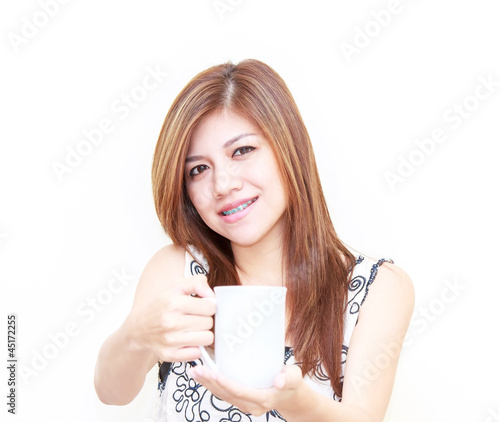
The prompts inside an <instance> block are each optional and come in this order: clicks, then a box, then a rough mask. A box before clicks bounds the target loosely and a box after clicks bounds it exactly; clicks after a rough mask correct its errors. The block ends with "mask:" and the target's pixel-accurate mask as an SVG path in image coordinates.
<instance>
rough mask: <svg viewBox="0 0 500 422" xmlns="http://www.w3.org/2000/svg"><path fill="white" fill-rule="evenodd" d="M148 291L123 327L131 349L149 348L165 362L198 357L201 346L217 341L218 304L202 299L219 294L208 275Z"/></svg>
mask: <svg viewBox="0 0 500 422" xmlns="http://www.w3.org/2000/svg"><path fill="white" fill-rule="evenodd" d="M148 293H149V294H148V295H147V296H148V297H147V298H146V297H144V296H143V297H142V300H140V301H139V302H135V303H134V305H133V307H132V310H131V311H130V314H129V315H128V317H127V319H126V320H125V322H124V324H123V326H122V329H123V330H124V334H125V336H126V338H127V343H128V345H129V346H130V350H133V351H148V352H150V353H151V354H152V355H154V356H155V359H157V360H158V361H161V362H165V361H167V362H184V361H190V360H195V359H198V358H199V357H200V350H199V348H198V346H209V345H211V344H212V343H213V341H214V336H213V333H212V331H211V328H212V326H213V315H214V314H215V309H216V308H215V304H214V303H213V302H212V301H209V300H203V299H201V298H204V297H215V295H214V292H213V291H212V289H211V288H210V287H209V285H208V282H207V278H206V276H205V275H202V274H199V275H196V276H193V277H187V278H181V279H178V280H177V281H174V282H172V283H169V284H168V285H166V286H165V288H160V289H159V290H157V291H149V292H148ZM193 295H196V296H198V297H194V296H193Z"/></svg>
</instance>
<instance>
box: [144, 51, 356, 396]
mask: <svg viewBox="0 0 500 422" xmlns="http://www.w3.org/2000/svg"><path fill="white" fill-rule="evenodd" d="M221 110H228V111H231V112H233V113H236V114H238V115H240V116H242V117H244V118H246V119H247V120H248V121H250V122H251V123H252V124H254V125H255V126H256V127H257V128H259V129H260V131H261V132H262V134H263V135H264V137H265V138H266V139H267V140H268V141H269V143H270V145H271V148H272V149H273V152H274V154H275V157H276V160H277V163H278V166H279V171H280V174H281V178H282V183H283V185H284V189H285V192H286V194H287V199H288V204H289V206H288V207H287V210H286V211H285V216H284V217H285V218H284V221H285V224H286V227H285V230H284V233H285V235H284V236H285V238H284V241H283V263H282V265H283V268H284V271H285V273H284V274H285V277H286V278H285V280H286V287H287V289H288V292H287V310H288V312H289V315H290V322H289V325H288V328H287V336H288V337H289V338H290V339H291V341H292V345H293V349H294V354H295V358H296V360H297V362H300V363H301V368H302V372H303V374H304V375H305V374H306V373H311V374H315V375H317V376H319V377H320V376H321V370H320V366H319V365H318V364H319V362H321V364H322V365H323V367H324V369H325V370H326V375H328V377H329V378H330V381H331V385H332V388H333V390H334V391H335V393H336V394H337V395H338V396H341V393H342V382H341V381H342V380H341V364H342V363H341V355H342V341H343V325H344V312H345V309H346V302H347V291H348V283H349V278H350V271H351V269H352V267H353V265H354V256H353V255H352V254H351V253H350V252H349V250H348V249H347V248H346V247H345V246H344V245H343V244H342V242H341V241H340V240H339V238H338V236H337V234H336V232H335V230H334V228H333V225H332V222H331V219H330V215H329V212H328V208H327V205H326V201H325V198H324V195H323V191H322V188H321V183H320V179H319V175H318V171H317V168H316V162H315V159H314V153H313V149H312V145H311V142H310V139H309V135H308V133H307V130H306V128H305V125H304V122H303V121H302V117H301V116H300V113H299V110H298V108H297V106H296V104H295V101H294V100H293V98H292V95H291V93H290V91H289V90H288V88H287V86H286V84H285V82H284V81H283V80H282V79H281V77H280V76H279V75H278V74H277V73H276V72H275V71H274V70H273V69H271V68H270V67H269V66H268V65H266V64H264V63H262V62H260V61H257V60H244V61H242V62H240V63H239V64H237V65H235V64H232V63H226V64H221V65H218V66H213V67H211V68H209V69H207V70H205V71H203V72H201V73H199V74H198V75H197V76H195V77H194V78H193V79H192V80H191V81H190V82H189V83H188V84H187V85H186V87H185V88H184V89H183V90H182V91H181V92H180V94H179V95H178V96H177V98H176V99H175V100H174V102H173V104H172V106H171V108H170V110H169V111H168V113H167V116H166V118H165V121H164V123H163V127H162V129H161V132H160V135H159V139H158V143H157V145H156V150H155V153H154V159H153V167H152V183H153V195H154V201H155V206H156V212H157V214H158V217H159V219H160V222H161V224H162V226H163V228H164V230H165V232H166V233H167V234H168V235H169V236H170V238H171V239H172V241H173V243H174V244H175V245H178V246H180V247H182V248H184V249H186V248H187V247H188V245H193V246H195V247H196V248H198V249H199V250H200V252H202V254H203V255H204V256H205V258H206V259H207V261H208V264H209V267H210V273H209V275H208V281H209V283H210V285H211V286H212V287H214V286H220V285H231V284H238V275H237V272H236V269H235V263H234V257H233V253H232V250H231V245H230V242H229V241H228V240H227V239H226V238H224V237H222V236H220V235H219V234H217V233H215V232H214V231H213V230H211V229H210V228H209V227H208V226H207V225H206V224H205V223H204V222H203V220H202V219H201V218H200V216H199V215H198V213H197V211H196V209H195V208H194V206H193V204H192V203H191V201H190V199H189V196H188V194H187V191H186V183H185V178H184V162H185V158H186V154H187V149H188V146H189V142H190V139H191V134H192V133H193V131H194V129H195V128H196V127H197V125H198V124H199V123H200V122H201V121H202V120H203V119H204V118H206V117H207V116H209V115H211V114H212V113H214V112H217V111H221Z"/></svg>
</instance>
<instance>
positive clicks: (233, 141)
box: [186, 133, 255, 163]
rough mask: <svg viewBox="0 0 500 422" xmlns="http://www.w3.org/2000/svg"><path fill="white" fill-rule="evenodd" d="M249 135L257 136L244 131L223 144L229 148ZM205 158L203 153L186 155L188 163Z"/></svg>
mask: <svg viewBox="0 0 500 422" xmlns="http://www.w3.org/2000/svg"><path fill="white" fill-rule="evenodd" d="M247 136H255V133H242V134H241V135H238V136H235V137H234V138H231V139H229V140H228V141H226V142H225V143H224V145H222V147H223V148H228V147H230V146H231V145H233V144H234V143H235V142H238V141H239V140H240V139H242V138H245V137H247ZM201 159H203V156H202V155H191V156H190V157H186V163H190V162H192V161H198V160H201Z"/></svg>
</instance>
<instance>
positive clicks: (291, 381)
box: [274, 365, 302, 391]
mask: <svg viewBox="0 0 500 422" xmlns="http://www.w3.org/2000/svg"><path fill="white" fill-rule="evenodd" d="M301 379H302V370H301V369H300V367H299V366H298V365H285V366H284V367H283V369H282V371H281V373H280V374H278V375H277V376H276V378H275V379H274V387H275V388H276V389H277V390H280V391H282V390H286V389H294V388H297V386H298V385H299V383H300V380H301Z"/></svg>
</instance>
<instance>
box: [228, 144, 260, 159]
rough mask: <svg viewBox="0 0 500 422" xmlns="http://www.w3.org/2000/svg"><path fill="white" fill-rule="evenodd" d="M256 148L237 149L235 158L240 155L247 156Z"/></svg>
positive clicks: (234, 154)
mask: <svg viewBox="0 0 500 422" xmlns="http://www.w3.org/2000/svg"><path fill="white" fill-rule="evenodd" d="M254 149H255V148H254V147H248V146H246V147H240V148H238V149H236V150H235V151H234V153H233V157H234V156H238V155H245V154H248V153H249V152H252V151H253V150H254Z"/></svg>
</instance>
